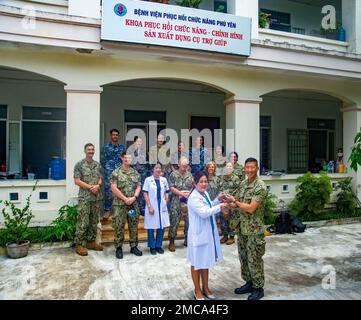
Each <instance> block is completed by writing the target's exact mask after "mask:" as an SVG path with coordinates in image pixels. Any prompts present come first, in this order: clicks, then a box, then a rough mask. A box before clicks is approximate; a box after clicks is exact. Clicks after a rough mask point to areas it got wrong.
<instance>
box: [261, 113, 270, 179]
mask: <svg viewBox="0 0 361 320" xmlns="http://www.w3.org/2000/svg"><path fill="white" fill-rule="evenodd" d="M260 140H261V141H260V144H259V145H260V148H261V150H260V155H261V172H263V171H269V170H271V117H270V116H261V118H260Z"/></svg>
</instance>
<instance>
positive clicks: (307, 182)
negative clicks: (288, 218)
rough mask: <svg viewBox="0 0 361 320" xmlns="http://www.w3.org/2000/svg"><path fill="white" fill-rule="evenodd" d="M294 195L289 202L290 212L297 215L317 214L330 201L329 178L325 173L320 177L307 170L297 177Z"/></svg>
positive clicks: (330, 188)
mask: <svg viewBox="0 0 361 320" xmlns="http://www.w3.org/2000/svg"><path fill="white" fill-rule="evenodd" d="M297 182H298V183H299V185H298V186H297V187H296V191H297V194H296V197H295V198H294V199H293V201H292V202H291V205H290V207H291V213H292V214H295V215H297V216H299V217H302V216H303V215H307V216H311V217H312V216H313V215H317V214H319V213H320V212H321V211H322V210H323V209H324V207H325V204H327V203H329V202H330V197H331V192H332V187H331V180H330V178H329V177H328V176H327V174H325V173H321V174H320V177H316V176H314V175H312V174H311V173H310V172H307V173H306V174H305V175H303V176H301V177H299V178H298V179H297Z"/></svg>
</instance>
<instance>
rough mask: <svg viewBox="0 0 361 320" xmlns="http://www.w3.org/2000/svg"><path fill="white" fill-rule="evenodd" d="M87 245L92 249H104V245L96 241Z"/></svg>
mask: <svg viewBox="0 0 361 320" xmlns="http://www.w3.org/2000/svg"><path fill="white" fill-rule="evenodd" d="M86 247H87V248H88V249H90V250H95V251H103V246H102V245H100V244H97V243H96V242H95V241H90V242H88V244H87V246H86Z"/></svg>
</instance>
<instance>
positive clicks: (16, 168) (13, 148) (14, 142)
mask: <svg viewBox="0 0 361 320" xmlns="http://www.w3.org/2000/svg"><path fill="white" fill-rule="evenodd" d="M20 171H21V170H20V123H18V122H14V123H11V122H10V123H9V170H8V172H9V173H10V174H14V173H20Z"/></svg>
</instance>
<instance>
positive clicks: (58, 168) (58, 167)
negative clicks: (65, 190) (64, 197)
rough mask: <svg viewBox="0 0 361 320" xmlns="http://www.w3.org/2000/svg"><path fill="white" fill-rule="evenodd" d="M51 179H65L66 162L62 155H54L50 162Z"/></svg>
mask: <svg viewBox="0 0 361 320" xmlns="http://www.w3.org/2000/svg"><path fill="white" fill-rule="evenodd" d="M50 167H51V179H53V180H62V179H65V162H64V160H63V159H61V158H60V157H53V158H52V159H51V163H50Z"/></svg>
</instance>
